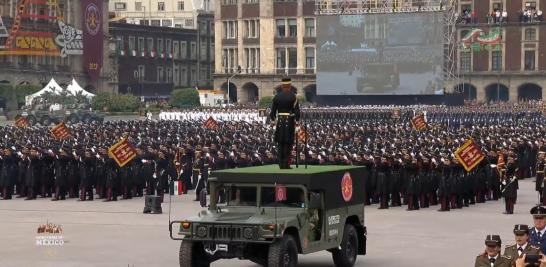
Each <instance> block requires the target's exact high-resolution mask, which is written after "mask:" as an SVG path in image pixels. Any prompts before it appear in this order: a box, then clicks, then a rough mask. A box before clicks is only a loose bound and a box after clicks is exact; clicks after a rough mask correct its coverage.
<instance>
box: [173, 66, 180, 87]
mask: <svg viewBox="0 0 546 267" xmlns="http://www.w3.org/2000/svg"><path fill="white" fill-rule="evenodd" d="M173 82H174V85H175V86H180V69H179V67H178V65H174V73H173Z"/></svg>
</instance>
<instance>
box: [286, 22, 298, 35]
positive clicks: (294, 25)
mask: <svg viewBox="0 0 546 267" xmlns="http://www.w3.org/2000/svg"><path fill="white" fill-rule="evenodd" d="M288 30H289V34H290V37H292V38H295V37H297V36H298V22H297V21H296V20H295V19H289V20H288Z"/></svg>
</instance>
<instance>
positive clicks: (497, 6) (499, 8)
mask: <svg viewBox="0 0 546 267" xmlns="http://www.w3.org/2000/svg"><path fill="white" fill-rule="evenodd" d="M502 10H503V8H502V3H500V2H499V3H493V10H492V11H502Z"/></svg>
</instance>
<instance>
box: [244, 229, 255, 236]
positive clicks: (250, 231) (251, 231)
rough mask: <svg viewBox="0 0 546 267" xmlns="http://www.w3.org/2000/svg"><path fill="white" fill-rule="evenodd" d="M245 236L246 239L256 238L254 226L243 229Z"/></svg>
mask: <svg viewBox="0 0 546 267" xmlns="http://www.w3.org/2000/svg"><path fill="white" fill-rule="evenodd" d="M243 237H244V238H246V239H252V238H254V229H252V228H248V227H247V228H245V229H244V230H243Z"/></svg>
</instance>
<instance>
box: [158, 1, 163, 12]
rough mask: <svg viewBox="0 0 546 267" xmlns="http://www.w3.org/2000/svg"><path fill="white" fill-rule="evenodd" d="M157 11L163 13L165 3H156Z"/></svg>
mask: <svg viewBox="0 0 546 267" xmlns="http://www.w3.org/2000/svg"><path fill="white" fill-rule="evenodd" d="M157 11H165V2H157Z"/></svg>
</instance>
